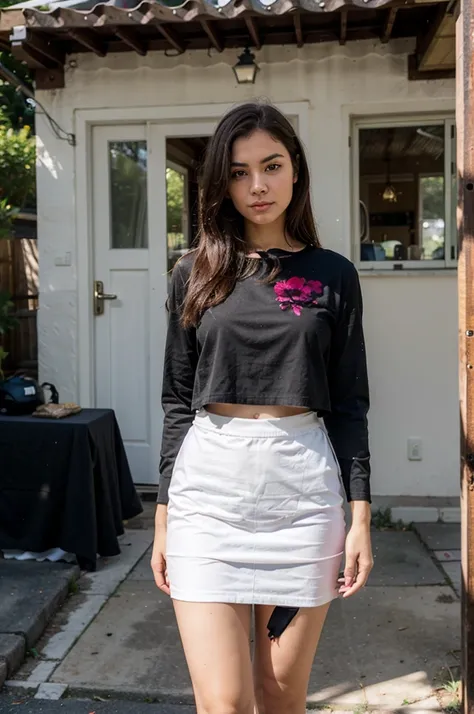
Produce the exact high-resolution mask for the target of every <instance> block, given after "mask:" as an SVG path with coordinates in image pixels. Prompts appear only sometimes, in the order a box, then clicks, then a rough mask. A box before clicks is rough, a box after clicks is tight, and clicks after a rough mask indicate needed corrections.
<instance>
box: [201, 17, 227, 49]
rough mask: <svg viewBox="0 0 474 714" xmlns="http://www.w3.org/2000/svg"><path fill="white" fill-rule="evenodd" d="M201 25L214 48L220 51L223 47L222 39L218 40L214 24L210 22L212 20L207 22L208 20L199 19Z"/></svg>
mask: <svg viewBox="0 0 474 714" xmlns="http://www.w3.org/2000/svg"><path fill="white" fill-rule="evenodd" d="M201 27H202V29H203V30H204V32H205V33H206V35H207V36H208V37H209V39H210V41H211V44H212V46H213V47H214V49H216V50H217V51H218V52H222V51H223V49H224V45H223V44H222V41H221V40H220V38H219V35H218V33H217V32H216V29H215V26H214V25H213V24H212V22H209V20H201Z"/></svg>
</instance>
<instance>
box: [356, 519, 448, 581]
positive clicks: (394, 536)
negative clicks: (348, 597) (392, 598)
mask: <svg viewBox="0 0 474 714" xmlns="http://www.w3.org/2000/svg"><path fill="white" fill-rule="evenodd" d="M372 549H373V554H374V568H373V570H372V572H371V574H370V576H369V581H368V586H370V587H371V586H381V585H395V586H396V585H443V584H444V578H443V575H442V573H441V572H440V571H439V569H438V568H437V567H436V565H435V564H434V563H433V561H432V559H431V557H430V555H429V553H427V552H426V549H425V548H424V547H423V546H422V544H421V543H420V541H419V539H418V537H417V535H416V534H415V533H412V532H411V531H373V532H372Z"/></svg>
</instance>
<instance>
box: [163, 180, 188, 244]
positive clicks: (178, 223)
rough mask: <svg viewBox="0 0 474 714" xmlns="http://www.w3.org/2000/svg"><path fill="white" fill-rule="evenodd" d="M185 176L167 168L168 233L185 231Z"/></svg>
mask: <svg viewBox="0 0 474 714" xmlns="http://www.w3.org/2000/svg"><path fill="white" fill-rule="evenodd" d="M183 209H184V176H183V174H181V173H178V171H175V170H174V169H166V220H167V225H168V233H182V232H183V226H182V223H183Z"/></svg>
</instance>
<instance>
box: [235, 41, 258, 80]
mask: <svg viewBox="0 0 474 714" xmlns="http://www.w3.org/2000/svg"><path fill="white" fill-rule="evenodd" d="M232 69H233V70H234V74H235V76H236V79H237V82H238V83H239V84H255V78H256V76H257V72H258V70H259V67H258V65H256V64H255V55H254V54H253V53H252V52H250V50H249V49H248V48H247V49H245V50H244V51H243V52H242V54H241V55H240V56H239V61H238V62H237V64H235V65H234V66H233V67H232Z"/></svg>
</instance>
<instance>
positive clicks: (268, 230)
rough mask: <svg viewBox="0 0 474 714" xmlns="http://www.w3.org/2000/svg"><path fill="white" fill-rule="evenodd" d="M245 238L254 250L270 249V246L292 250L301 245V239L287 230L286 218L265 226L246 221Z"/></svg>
mask: <svg viewBox="0 0 474 714" xmlns="http://www.w3.org/2000/svg"><path fill="white" fill-rule="evenodd" d="M245 240H246V242H247V245H248V247H249V248H250V249H251V250H253V251H256V250H269V249H270V248H283V249H284V250H291V249H293V248H294V249H298V248H299V247H301V243H299V241H297V240H294V239H293V238H291V237H290V236H289V235H288V234H287V233H286V232H285V222H284V219H283V220H282V221H275V222H274V223H270V224H268V225H264V226H259V225H256V224H255V223H250V222H246V224H245Z"/></svg>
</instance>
